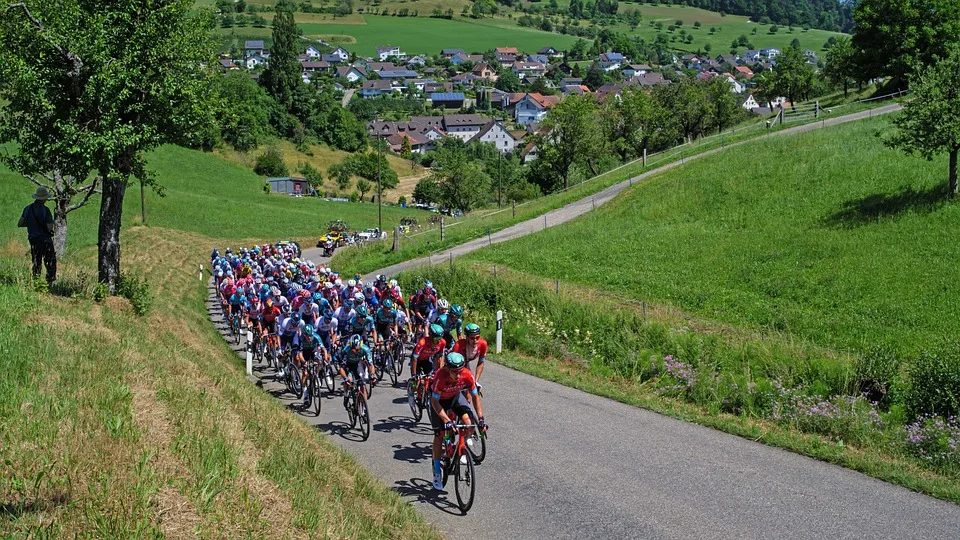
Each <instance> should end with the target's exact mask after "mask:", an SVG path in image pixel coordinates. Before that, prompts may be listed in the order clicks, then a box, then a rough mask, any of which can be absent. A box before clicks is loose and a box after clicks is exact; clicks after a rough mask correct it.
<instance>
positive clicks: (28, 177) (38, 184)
mask: <svg viewBox="0 0 960 540" xmlns="http://www.w3.org/2000/svg"><path fill="white" fill-rule="evenodd" d="M23 177H24V178H26V179H27V180H29V181H31V182H33V183H34V184H36V185H37V186H39V187H42V188H47V189H48V190H50V191H52V192H54V193H56V191H57V190H56V189H54V188H53V187H51V186H50V185H49V184H44V183H43V182H40V181H38V180H37V179H36V178H34V177H33V176H31V175H29V174H25V175H23Z"/></svg>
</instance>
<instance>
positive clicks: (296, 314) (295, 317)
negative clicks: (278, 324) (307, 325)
mask: <svg viewBox="0 0 960 540" xmlns="http://www.w3.org/2000/svg"><path fill="white" fill-rule="evenodd" d="M293 322H296V323H298V322H300V312H299V311H294V312H293Z"/></svg>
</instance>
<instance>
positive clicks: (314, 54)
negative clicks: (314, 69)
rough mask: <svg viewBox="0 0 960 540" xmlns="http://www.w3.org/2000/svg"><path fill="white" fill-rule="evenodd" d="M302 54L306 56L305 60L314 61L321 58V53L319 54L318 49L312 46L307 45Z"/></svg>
mask: <svg viewBox="0 0 960 540" xmlns="http://www.w3.org/2000/svg"><path fill="white" fill-rule="evenodd" d="M304 54H306V55H307V58H310V59H312V60H316V59H317V58H320V57H321V56H323V53H322V52H320V49H318V48H316V47H315V46H314V45H307V50H306V52H305V53H304Z"/></svg>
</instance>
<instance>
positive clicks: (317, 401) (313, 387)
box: [310, 368, 323, 416]
mask: <svg viewBox="0 0 960 540" xmlns="http://www.w3.org/2000/svg"><path fill="white" fill-rule="evenodd" d="M311 371H312V373H310V396H311V398H312V399H313V415H314V416H320V409H321V408H322V407H323V396H321V395H320V394H321V390H320V388H321V386H320V373H319V372H318V371H317V370H316V368H314V369H312V370H311Z"/></svg>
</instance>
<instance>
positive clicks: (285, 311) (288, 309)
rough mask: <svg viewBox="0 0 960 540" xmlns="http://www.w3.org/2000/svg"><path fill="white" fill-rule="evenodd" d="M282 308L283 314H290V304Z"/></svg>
mask: <svg viewBox="0 0 960 540" xmlns="http://www.w3.org/2000/svg"><path fill="white" fill-rule="evenodd" d="M280 309H281V311H283V314H284V315H289V314H290V304H284V305H283V307H282V308H280Z"/></svg>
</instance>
